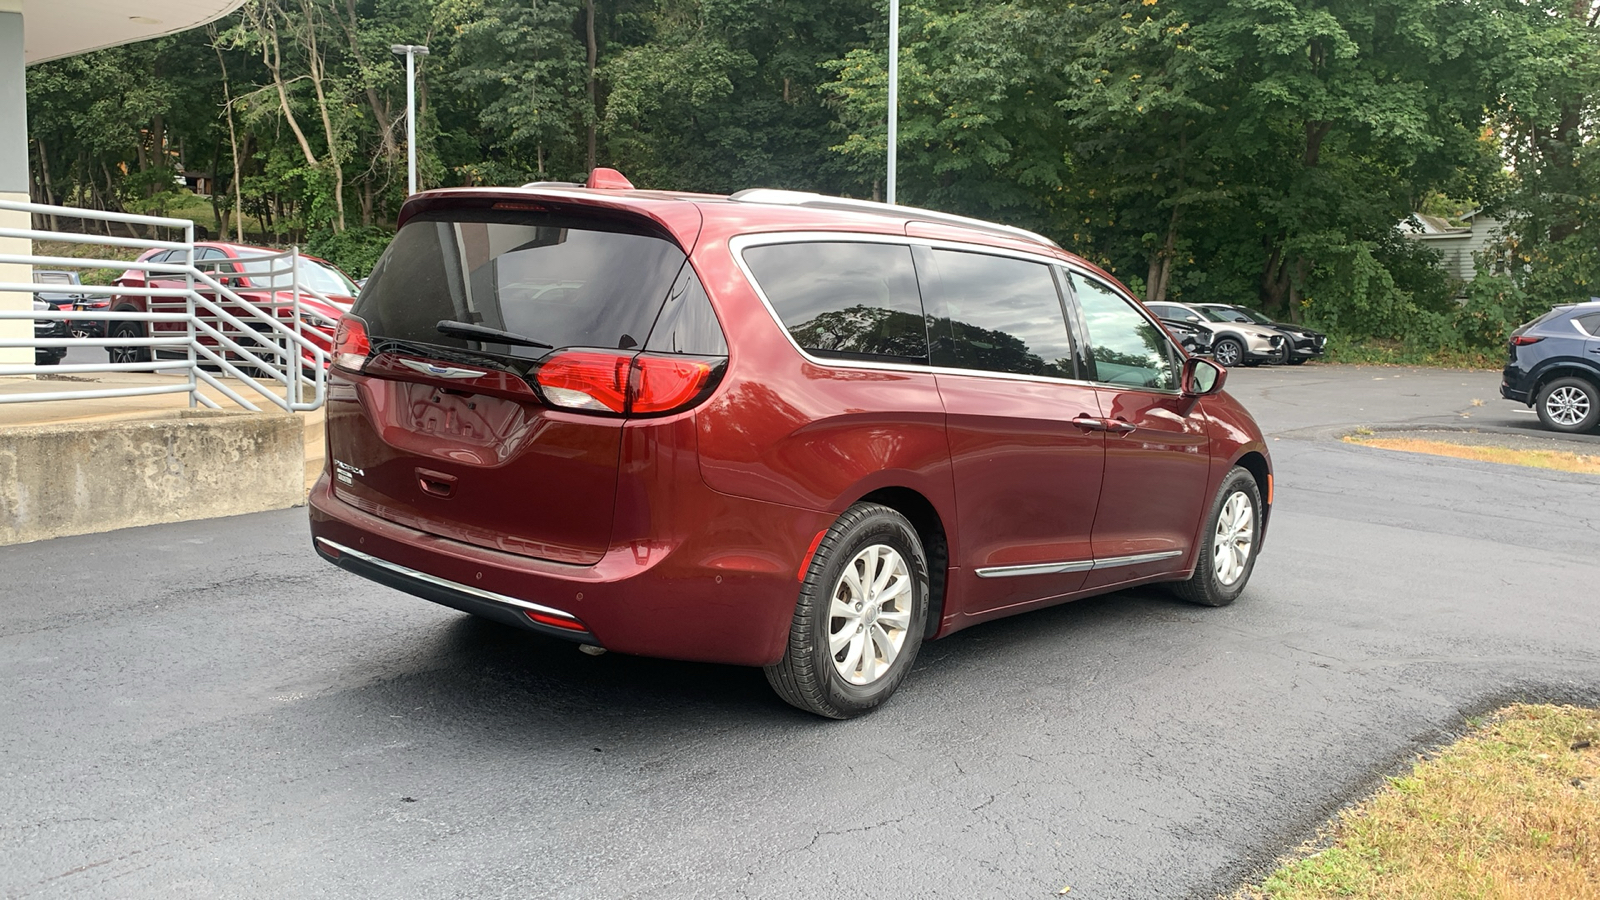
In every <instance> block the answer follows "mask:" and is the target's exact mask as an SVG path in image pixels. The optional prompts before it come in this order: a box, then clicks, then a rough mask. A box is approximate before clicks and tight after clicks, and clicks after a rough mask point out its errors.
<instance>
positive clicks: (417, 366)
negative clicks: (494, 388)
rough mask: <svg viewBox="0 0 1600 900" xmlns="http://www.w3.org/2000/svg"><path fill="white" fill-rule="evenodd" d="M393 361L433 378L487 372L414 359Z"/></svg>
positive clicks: (484, 373) (460, 376) (476, 375)
mask: <svg viewBox="0 0 1600 900" xmlns="http://www.w3.org/2000/svg"><path fill="white" fill-rule="evenodd" d="M395 361H396V362H398V363H400V365H402V366H405V367H406V368H408V369H410V370H412V371H413V372H420V373H421V374H423V375H431V376H432V377H434V378H481V377H483V376H484V375H487V374H489V373H488V372H479V371H475V370H473V369H460V368H457V367H455V366H436V365H434V364H432V363H425V362H421V361H419V360H415V359H400V360H395Z"/></svg>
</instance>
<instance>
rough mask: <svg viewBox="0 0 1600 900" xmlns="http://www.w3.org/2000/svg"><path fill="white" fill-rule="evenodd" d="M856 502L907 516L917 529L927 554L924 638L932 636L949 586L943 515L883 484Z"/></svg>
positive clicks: (910, 493) (917, 496) (913, 493)
mask: <svg viewBox="0 0 1600 900" xmlns="http://www.w3.org/2000/svg"><path fill="white" fill-rule="evenodd" d="M856 502H857V503H877V504H879V505H881V506H887V507H889V508H890V509H892V510H894V511H895V512H897V513H899V514H900V515H902V516H905V517H906V520H907V521H908V522H910V523H911V527H913V528H915V529H916V530H917V537H918V538H919V539H921V541H922V550H923V552H924V553H926V554H927V556H928V616H927V624H926V627H925V631H924V632H923V638H924V639H927V638H932V637H933V636H934V635H935V634H937V633H938V631H939V626H940V623H941V622H942V621H943V620H944V602H945V595H946V592H947V589H948V587H949V570H950V536H949V532H947V531H946V530H945V525H944V517H943V516H941V515H939V510H938V508H937V507H935V506H934V505H933V502H932V501H931V500H929V499H928V498H927V497H925V496H923V494H922V493H921V492H919V491H917V490H914V489H912V488H908V487H901V486H893V487H882V488H878V489H877V490H874V491H872V492H870V493H867V494H865V495H863V496H861V497H860V498H859V499H857V500H856Z"/></svg>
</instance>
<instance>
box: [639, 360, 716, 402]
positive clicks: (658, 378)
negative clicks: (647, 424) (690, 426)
mask: <svg viewBox="0 0 1600 900" xmlns="http://www.w3.org/2000/svg"><path fill="white" fill-rule="evenodd" d="M710 377H711V364H710V363H708V362H705V361H704V360H698V359H674V358H673V357H670V356H640V357H637V358H635V359H634V361H633V379H632V382H631V384H632V387H633V397H632V400H633V404H632V406H631V407H630V408H629V410H628V411H629V412H633V413H660V412H668V411H670V410H674V409H677V408H678V407H680V406H682V405H684V404H685V403H688V402H689V401H690V400H693V399H694V398H695V395H696V394H698V393H700V391H701V389H702V388H704V387H705V386H706V380H707V379H709V378H710Z"/></svg>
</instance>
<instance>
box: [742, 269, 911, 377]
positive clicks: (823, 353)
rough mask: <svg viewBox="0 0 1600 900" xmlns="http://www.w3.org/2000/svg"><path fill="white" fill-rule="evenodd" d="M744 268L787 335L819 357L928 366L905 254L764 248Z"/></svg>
mask: <svg viewBox="0 0 1600 900" xmlns="http://www.w3.org/2000/svg"><path fill="white" fill-rule="evenodd" d="M744 261H745V265H747V266H749V267H750V272H751V274H753V275H755V278H756V283H757V284H758V285H760V286H761V292H762V293H763V294H765V295H766V297H767V300H768V302H770V303H771V304H772V308H773V311H774V312H776V313H777V314H778V318H779V319H780V320H782V322H783V326H784V327H785V328H787V329H788V330H789V335H790V336H791V337H793V338H794V341H795V343H797V344H799V345H800V346H801V348H802V349H804V350H806V351H807V352H809V353H812V354H814V355H816V356H819V357H831V358H835V359H862V360H874V361H885V362H918V363H923V364H926V363H927V361H928V330H927V325H926V324H925V323H924V321H923V318H922V298H921V295H920V294H919V293H918V292H917V271H916V268H915V267H914V266H913V265H912V263H911V248H910V247H907V246H905V245H903V244H872V243H864V242H849V241H818V242H804V243H791V244H765V245H762V246H757V247H751V248H749V249H747V250H745V251H744Z"/></svg>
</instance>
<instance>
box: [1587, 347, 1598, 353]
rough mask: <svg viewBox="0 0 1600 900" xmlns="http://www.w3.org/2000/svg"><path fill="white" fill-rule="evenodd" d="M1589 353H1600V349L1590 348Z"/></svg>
mask: <svg viewBox="0 0 1600 900" xmlns="http://www.w3.org/2000/svg"><path fill="white" fill-rule="evenodd" d="M1589 352H1590V353H1600V347H1590V348H1589Z"/></svg>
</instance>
